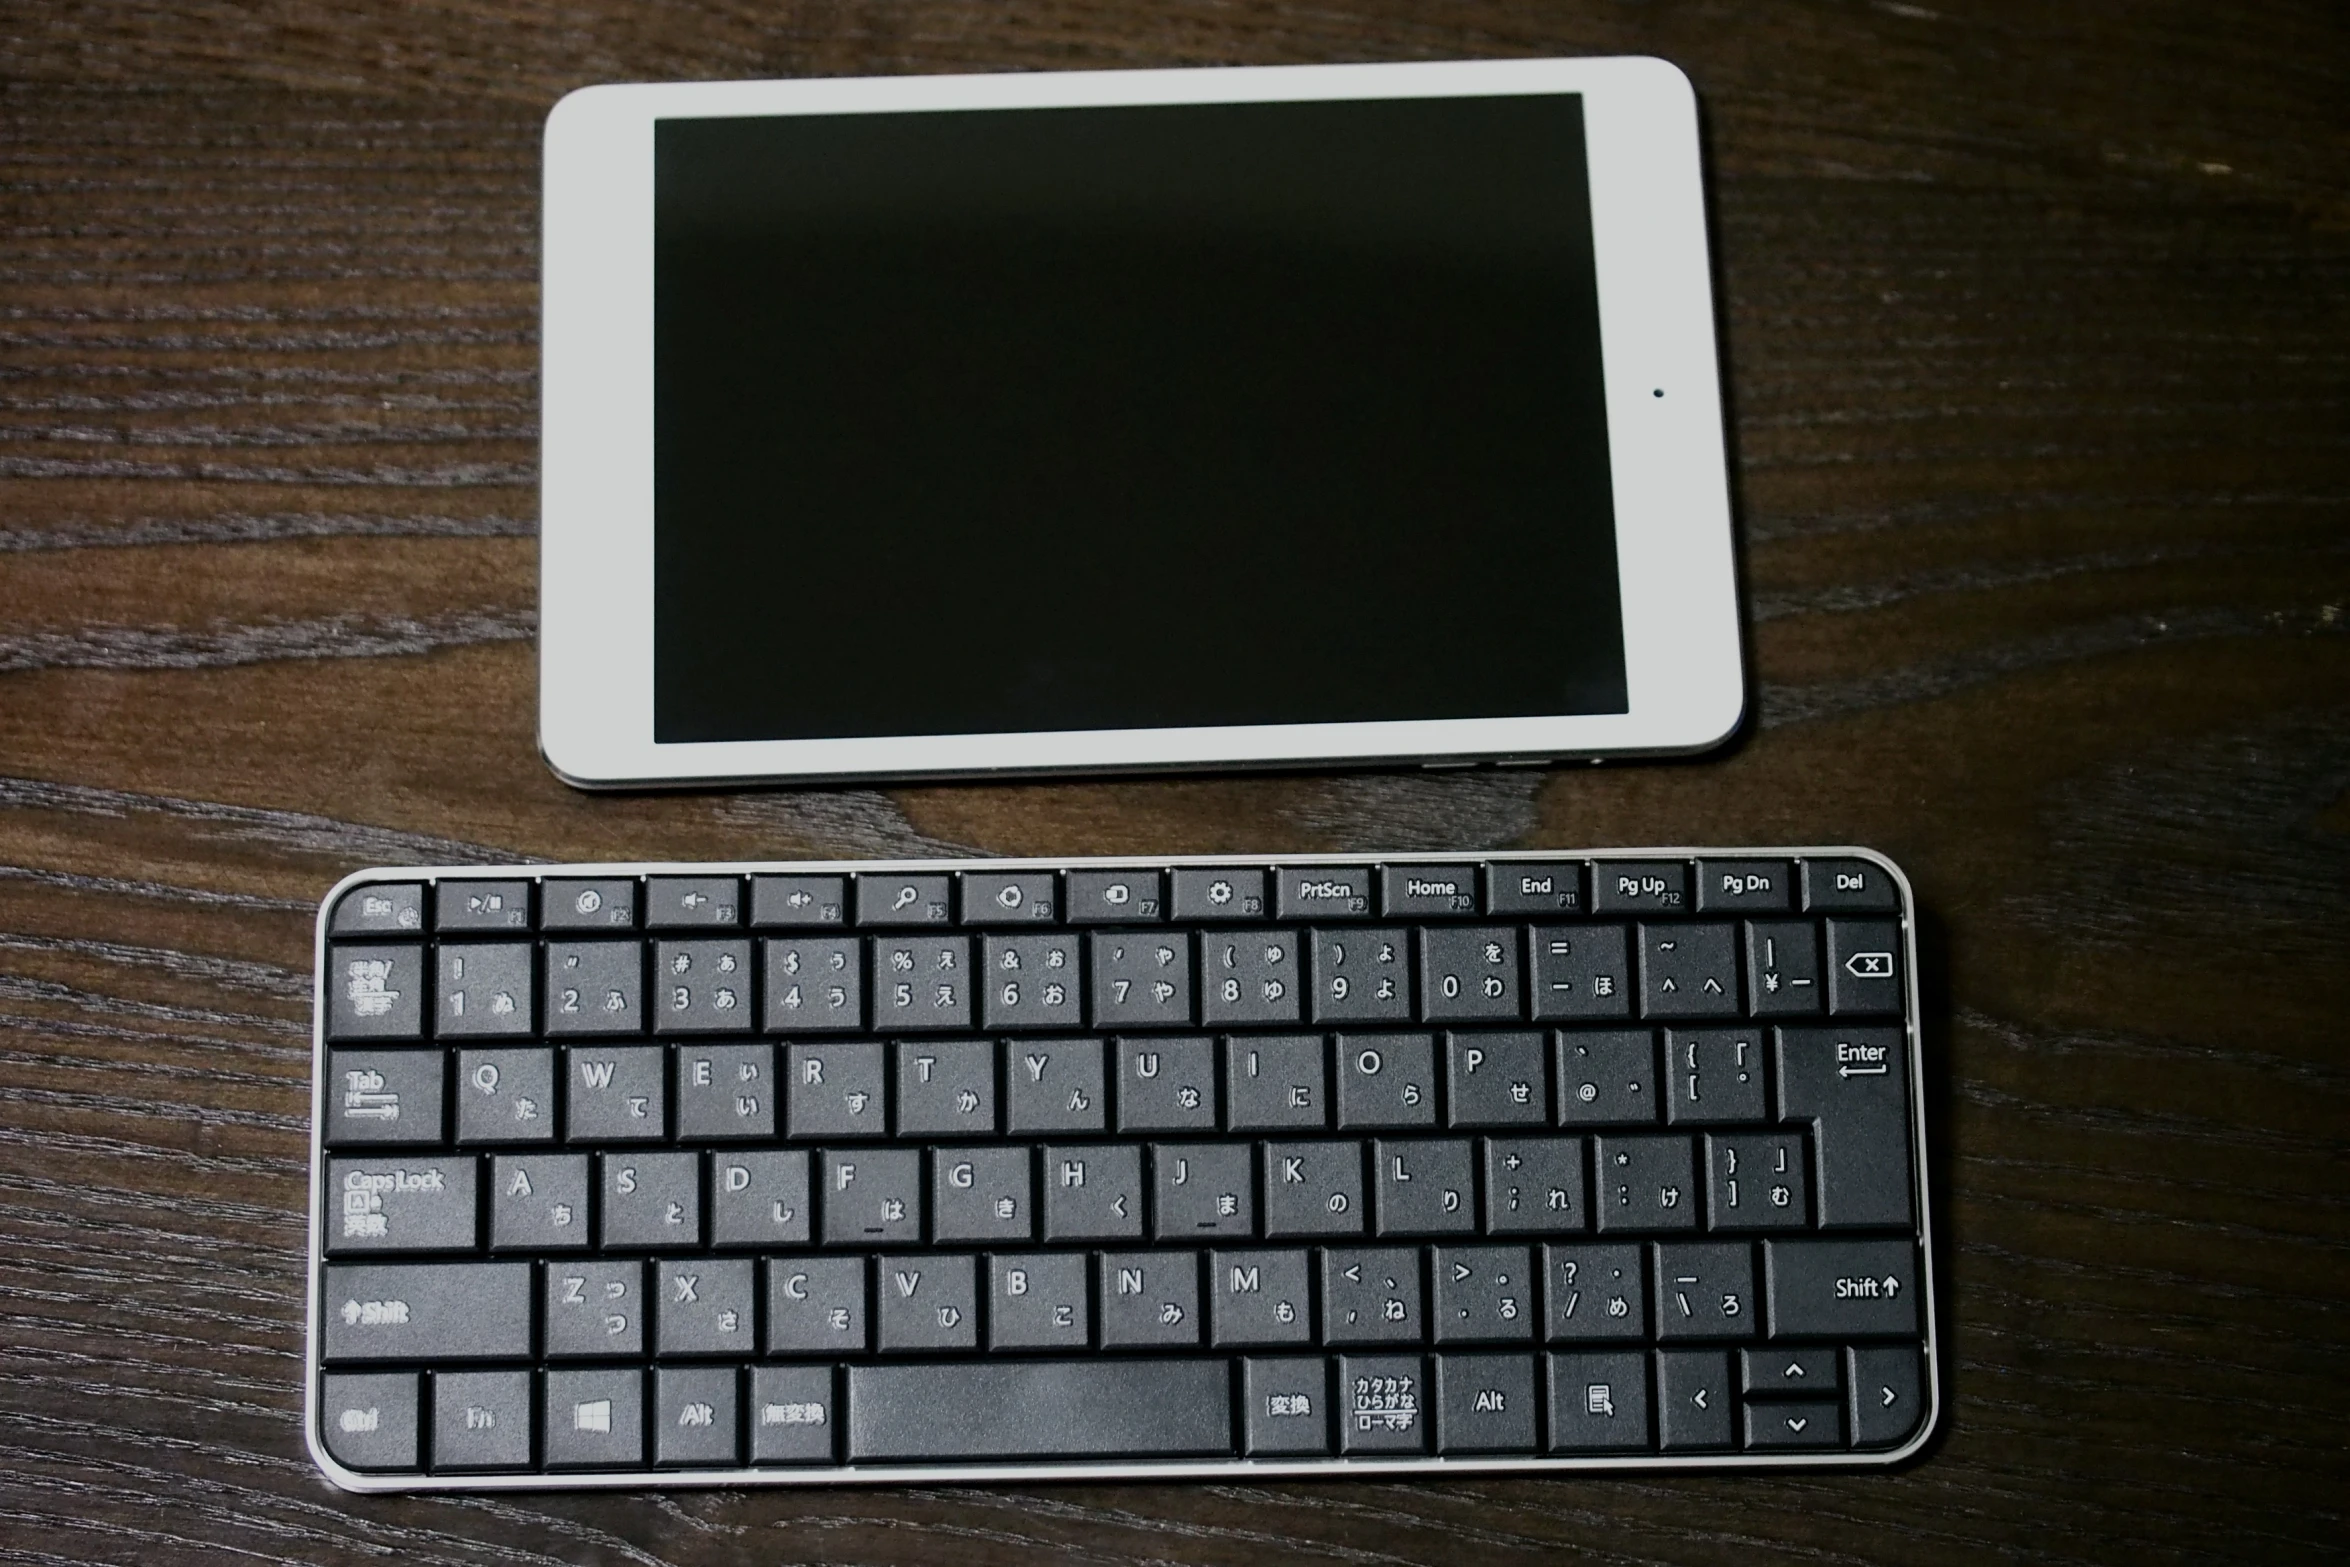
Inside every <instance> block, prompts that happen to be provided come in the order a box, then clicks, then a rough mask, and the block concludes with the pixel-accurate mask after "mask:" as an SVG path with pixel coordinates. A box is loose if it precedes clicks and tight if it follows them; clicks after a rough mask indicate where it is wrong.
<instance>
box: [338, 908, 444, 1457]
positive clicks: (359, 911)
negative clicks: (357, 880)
mask: <svg viewBox="0 0 2350 1567" xmlns="http://www.w3.org/2000/svg"><path fill="white" fill-rule="evenodd" d="M326 928H327V929H328V930H329V931H332V932H333V933H334V934H335V935H337V936H406V935H413V934H419V933H421V932H422V931H423V930H424V887H423V885H422V884H421V883H418V882H412V881H401V882H391V881H378V882H367V883H364V884H362V885H360V886H357V887H353V888H352V889H351V890H350V891H349V892H346V893H344V894H343V901H342V902H340V903H338V904H336V905H335V912H334V917H333V918H332V919H330V920H329V921H328V922H327V927H326ZM411 1436H413V1433H411ZM344 1461H345V1462H346V1463H347V1462H349V1460H347V1459H346V1460H344ZM352 1467H353V1468H357V1467H358V1466H357V1465H355V1464H354V1465H352Z"/></svg>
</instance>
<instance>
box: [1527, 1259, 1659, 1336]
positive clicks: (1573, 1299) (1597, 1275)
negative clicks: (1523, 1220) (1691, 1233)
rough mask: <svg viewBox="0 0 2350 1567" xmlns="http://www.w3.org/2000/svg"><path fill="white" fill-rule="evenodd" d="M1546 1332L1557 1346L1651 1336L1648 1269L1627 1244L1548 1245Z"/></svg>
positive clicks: (1545, 1271) (1543, 1269)
mask: <svg viewBox="0 0 2350 1567" xmlns="http://www.w3.org/2000/svg"><path fill="white" fill-rule="evenodd" d="M1542 1271H1543V1275H1544V1281H1545V1282H1544V1284H1543V1302H1544V1312H1545V1316H1544V1329H1543V1331H1544V1333H1545V1335H1546V1336H1547V1337H1548V1338H1549V1339H1550V1340H1551V1341H1552V1342H1553V1343H1579V1342H1582V1341H1584V1340H1593V1339H1596V1340H1606V1341H1616V1340H1624V1341H1628V1342H1632V1343H1638V1342H1640V1341H1641V1340H1643V1339H1645V1338H1647V1337H1648V1270H1647V1268H1646V1267H1645V1266H1643V1264H1642V1259H1641V1249H1640V1248H1639V1247H1638V1246H1627V1245H1623V1244H1620V1243H1619V1244H1615V1245H1600V1246H1545V1247H1543V1248H1542Z"/></svg>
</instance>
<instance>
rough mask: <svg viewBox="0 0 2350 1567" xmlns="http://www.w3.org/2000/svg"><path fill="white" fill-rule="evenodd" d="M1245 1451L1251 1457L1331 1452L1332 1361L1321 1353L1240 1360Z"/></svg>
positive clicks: (1241, 1424)
mask: <svg viewBox="0 0 2350 1567" xmlns="http://www.w3.org/2000/svg"><path fill="white" fill-rule="evenodd" d="M1240 1410H1241V1415H1240V1434H1241V1450H1242V1451H1243V1452H1245V1453H1247V1454H1248V1456H1249V1457H1251V1458H1280V1457H1301V1458H1302V1457H1320V1456H1321V1455H1323V1454H1325V1453H1328V1452H1329V1451H1330V1363H1329V1362H1328V1361H1326V1360H1324V1359H1322V1357H1320V1356H1319V1355H1314V1356H1309V1357H1305V1358H1302V1359H1300V1358H1295V1357H1292V1358H1286V1359H1280V1360H1261V1359H1259V1360H1244V1361H1242V1362H1241V1363H1240Z"/></svg>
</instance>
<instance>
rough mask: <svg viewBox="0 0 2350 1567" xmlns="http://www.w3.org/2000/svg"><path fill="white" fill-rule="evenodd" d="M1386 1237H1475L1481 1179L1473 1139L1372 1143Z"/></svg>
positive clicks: (1379, 1228)
mask: <svg viewBox="0 0 2350 1567" xmlns="http://www.w3.org/2000/svg"><path fill="white" fill-rule="evenodd" d="M1371 1168H1372V1170H1373V1172H1374V1173H1373V1179H1372V1190H1373V1192H1374V1193H1375V1194H1376V1196H1377V1202H1378V1213H1377V1220H1376V1223H1375V1224H1374V1226H1373V1228H1374V1230H1375V1232H1376V1233H1378V1234H1380V1235H1474V1234H1475V1233H1477V1196H1476V1192H1477V1182H1476V1176H1475V1174H1474V1173H1473V1168H1472V1159H1471V1154H1470V1149H1469V1141H1468V1139H1467V1138H1465V1137H1463V1138H1452V1139H1448V1140H1444V1141H1436V1140H1427V1141H1420V1140H1413V1141H1407V1142H1397V1141H1395V1140H1392V1139H1387V1140H1382V1141H1379V1142H1375V1143H1373V1144H1372V1145H1371Z"/></svg>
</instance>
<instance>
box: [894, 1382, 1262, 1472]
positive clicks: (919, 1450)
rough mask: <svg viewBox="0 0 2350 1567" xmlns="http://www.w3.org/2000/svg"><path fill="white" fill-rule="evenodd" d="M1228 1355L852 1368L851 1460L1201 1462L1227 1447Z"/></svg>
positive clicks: (1227, 1451)
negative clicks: (1200, 1458) (1187, 1460)
mask: <svg viewBox="0 0 2350 1567" xmlns="http://www.w3.org/2000/svg"><path fill="white" fill-rule="evenodd" d="M1229 1366H1230V1362H1228V1361H1224V1360H1032V1361H990V1362H985V1363H981V1364H975V1365H941V1364H937V1363H935V1362H934V1363H928V1364H917V1365H904V1366H851V1367H850V1368H849V1461H850V1462H851V1463H869V1462H873V1461H875V1460H881V1459H911V1458H926V1459H940V1458H964V1459H973V1458H1196V1457H1207V1456H1214V1455H1219V1454H1223V1455H1229V1454H1230V1453H1231V1451H1232V1373H1231V1371H1230V1369H1229Z"/></svg>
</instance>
